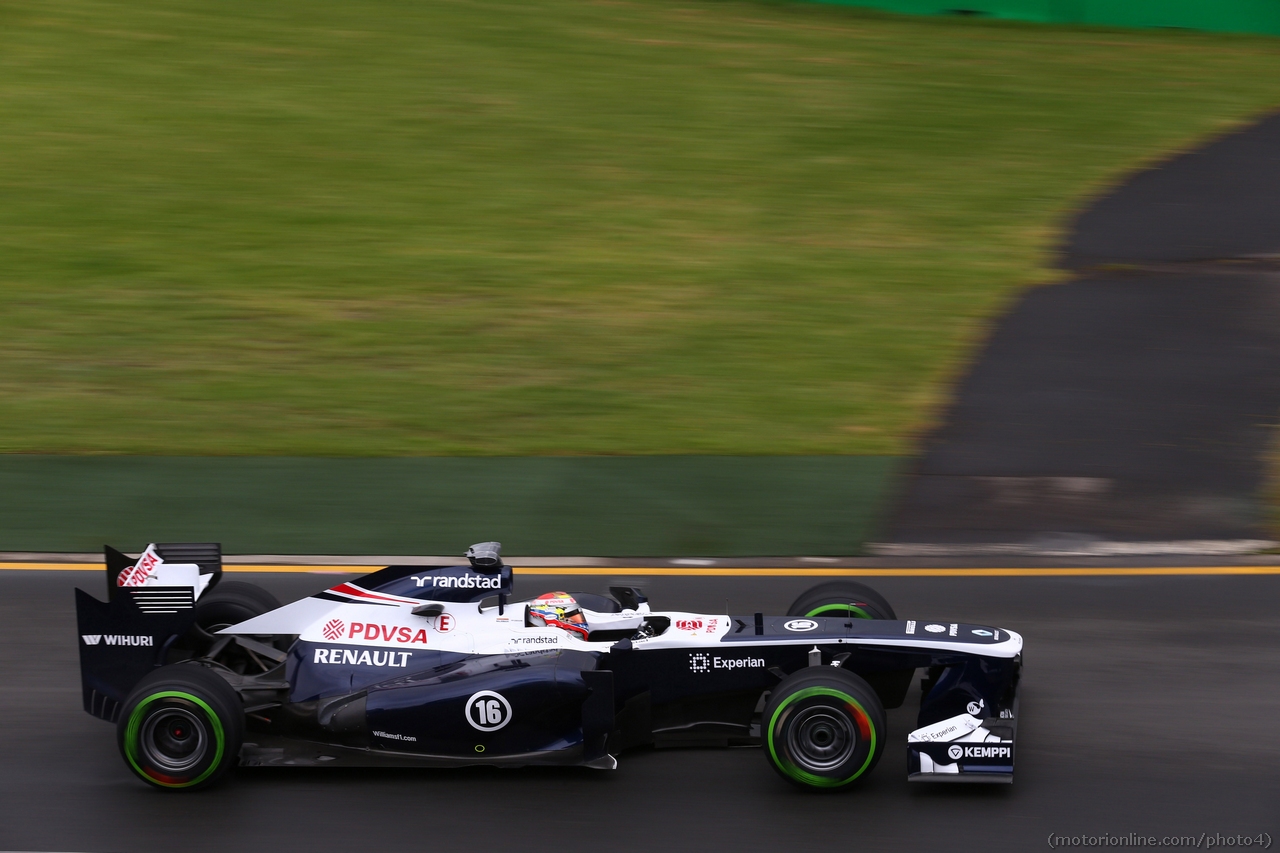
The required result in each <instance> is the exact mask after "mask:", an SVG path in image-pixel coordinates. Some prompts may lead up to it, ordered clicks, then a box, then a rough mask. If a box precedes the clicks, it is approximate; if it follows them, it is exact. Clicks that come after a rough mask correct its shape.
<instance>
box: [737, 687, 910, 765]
mask: <svg viewBox="0 0 1280 853" xmlns="http://www.w3.org/2000/svg"><path fill="white" fill-rule="evenodd" d="M762 720H763V722H764V752H765V758H766V759H768V761H769V764H770V766H772V767H773V769H774V770H776V771H777V772H778V775H780V776H782V778H784V779H786V780H787V781H788V782H791V783H792V784H795V785H799V786H800V787H802V788H811V789H815V788H816V789H824V790H830V789H835V788H842V787H844V786H845V785H848V784H850V783H851V782H853V781H855V780H857V779H860V778H861V777H863V776H865V775H866V774H868V773H870V772H871V770H872V769H873V768H874V767H875V766H876V763H877V762H878V761H879V760H880V754H881V753H882V752H883V751H884V738H885V730H886V721H885V714H884V706H883V705H881V704H880V699H879V697H877V696H876V692H875V691H874V690H872V689H871V685H869V684H867V682H865V681H863V680H862V679H861V678H859V677H858V676H856V675H854V674H853V673H851V672H848V671H846V670H843V669H836V668H834V667H829V666H813V667H808V668H807V669H802V670H800V671H799V672H796V673H793V674H792V675H790V676H789V677H788V678H787V679H786V680H785V681H783V682H782V683H781V684H779V685H778V686H777V688H775V689H774V691H773V693H772V695H770V697H769V701H768V703H767V704H766V705H765V708H764V715H763V717H762Z"/></svg>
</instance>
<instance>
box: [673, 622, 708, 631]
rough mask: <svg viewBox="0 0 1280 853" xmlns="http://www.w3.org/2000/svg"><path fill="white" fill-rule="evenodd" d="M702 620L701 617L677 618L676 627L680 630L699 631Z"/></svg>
mask: <svg viewBox="0 0 1280 853" xmlns="http://www.w3.org/2000/svg"><path fill="white" fill-rule="evenodd" d="M702 625H703V622H702V620H701V619H677V620H676V628H677V630H680V631H700V630H702Z"/></svg>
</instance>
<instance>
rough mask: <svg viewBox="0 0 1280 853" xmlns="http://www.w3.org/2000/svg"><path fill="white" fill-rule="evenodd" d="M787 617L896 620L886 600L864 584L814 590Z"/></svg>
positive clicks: (822, 586)
mask: <svg viewBox="0 0 1280 853" xmlns="http://www.w3.org/2000/svg"><path fill="white" fill-rule="evenodd" d="M787 615H788V616H807V617H809V618H810V619H812V618H814V617H818V616H831V617H837V618H839V617H846V618H847V617H852V618H854V619H896V618H898V617H897V616H895V615H894V613H893V608H892V607H890V606H889V602H888V600H886V599H885V597H884V596H883V595H881V594H880V593H878V592H876V591H875V590H874V589H872V588H871V587H869V586H866V585H865V584H860V583H855V582H853V581H833V582H831V583H824V584H819V585H818V586H815V587H814V588H813V589H811V590H809V591H808V592H806V593H804V594H803V595H801V596H800V597H799V598H797V599H796V600H795V602H794V603H793V604H792V605H791V609H790V610H788V611H787Z"/></svg>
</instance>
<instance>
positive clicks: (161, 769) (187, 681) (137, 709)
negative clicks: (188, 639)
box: [116, 663, 244, 790]
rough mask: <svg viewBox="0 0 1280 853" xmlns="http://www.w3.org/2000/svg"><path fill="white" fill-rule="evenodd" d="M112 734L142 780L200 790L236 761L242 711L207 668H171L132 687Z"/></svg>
mask: <svg viewBox="0 0 1280 853" xmlns="http://www.w3.org/2000/svg"><path fill="white" fill-rule="evenodd" d="M116 735H117V741H118V743H119V746H120V754H121V755H123V756H124V760H125V763H126V764H128V765H129V769H130V770H132V771H133V772H134V773H135V774H136V775H137V776H138V778H140V779H142V781H144V782H146V783H148V784H150V785H154V786H156V787H157V788H167V789H170V790H175V789H176V790H181V789H186V790H191V789H194V788H203V787H206V786H208V785H211V784H213V783H214V782H215V781H217V780H218V778H219V777H220V776H221V775H222V774H223V773H225V772H226V770H227V768H228V767H231V766H232V765H233V764H235V763H236V761H237V760H238V759H239V756H240V744H241V741H242V740H243V738H244V710H243V708H242V706H241V703H240V699H239V697H238V696H237V695H236V692H235V690H233V689H232V688H231V685H230V684H228V683H227V682H226V681H224V680H223V679H222V677H221V676H219V675H218V674H217V673H215V672H214V671H213V670H211V669H209V668H208V667H204V666H201V665H199V664H189V663H184V664H173V665H171V666H165V667H161V668H160V669H157V670H155V671H154V672H152V673H151V674H150V675H148V676H147V677H146V678H144V679H142V681H140V682H139V683H138V686H137V687H135V688H134V689H133V692H132V693H130V694H129V698H128V699H126V700H125V703H124V708H123V709H122V711H121V714H120V719H119V721H118V722H117V724H116Z"/></svg>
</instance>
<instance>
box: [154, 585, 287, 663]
mask: <svg viewBox="0 0 1280 853" xmlns="http://www.w3.org/2000/svg"><path fill="white" fill-rule="evenodd" d="M279 606H280V601H279V600H278V599H277V598H276V597H275V596H274V595H272V594H271V593H269V592H267V591H266V590H265V589H263V588H262V587H260V586H256V585H254V584H251V583H244V582H242V581H225V582H223V583H219V584H218V585H217V586H215V587H214V588H213V589H211V590H209V591H207V592H206V593H204V594H203V595H201V596H200V599H199V600H198V601H197V602H196V606H195V614H194V615H195V621H194V622H193V623H192V625H191V628H190V629H189V630H188V631H187V633H186V634H185V635H184V636H183V637H182V638H181V639H179V640H178V642H176V643H175V644H174V646H173V648H172V649H171V650H170V653H169V657H168V662H169V663H177V662H179V661H183V660H190V659H191V658H201V657H204V656H205V655H207V654H208V653H209V652H210V650H211V649H212V648H213V645H214V643H215V642H217V640H218V632H219V631H221V630H222V629H223V628H229V627H231V626H232V625H237V624H239V623H241V622H244V621H246V620H248V619H252V618H253V617H255V616H261V615H262V614H264V613H269V612H271V611H272V610H275V609H276V608H278V607H279ZM253 639H255V640H257V641H259V642H261V643H266V644H267V645H269V646H274V647H275V648H277V649H279V650H280V651H287V650H288V648H289V646H290V645H291V643H292V638H291V637H273V636H266V635H263V636H255V637H253ZM218 660H219V662H220V663H223V664H225V665H226V666H228V667H230V668H231V669H233V670H235V671H236V672H239V673H245V672H257V671H259V670H261V669H262V668H263V667H262V665H261V664H260V662H258V661H254V660H253V659H252V658H251V657H250V656H248V655H246V654H244V653H243V652H240V651H239V650H237V649H235V648H232V649H228V650H226V651H224V652H222V653H221V654H220V655H219V657H218Z"/></svg>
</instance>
